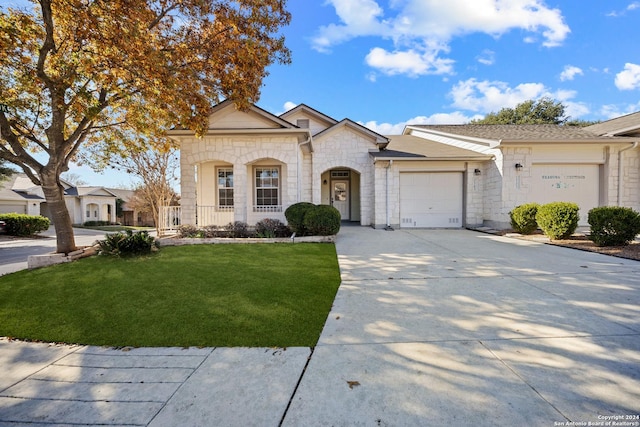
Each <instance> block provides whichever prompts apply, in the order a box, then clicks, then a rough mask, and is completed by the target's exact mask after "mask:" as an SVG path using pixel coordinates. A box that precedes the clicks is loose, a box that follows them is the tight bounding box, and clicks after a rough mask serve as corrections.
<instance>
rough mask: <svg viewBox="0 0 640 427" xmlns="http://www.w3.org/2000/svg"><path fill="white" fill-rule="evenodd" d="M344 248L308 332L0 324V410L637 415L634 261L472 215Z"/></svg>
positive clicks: (574, 418) (244, 418)
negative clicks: (80, 333) (42, 339)
mask: <svg viewBox="0 0 640 427" xmlns="http://www.w3.org/2000/svg"><path fill="white" fill-rule="evenodd" d="M337 251H338V256H339V261H340V268H341V275H342V280H343V282H342V284H341V286H340V289H339V291H338V294H337V296H336V300H335V303H334V307H333V309H332V311H331V313H330V315H329V317H328V319H327V322H326V324H325V327H324V330H323V332H322V335H321V337H320V341H319V343H318V345H317V346H316V347H315V348H313V349H309V348H288V349H260V348H258V349H243V348H215V349H213V348H207V349H105V348H98V347H87V346H55V345H46V344H29V343H14V342H9V341H7V340H0V424H2V423H3V422H5V423H9V422H11V423H14V422H15V423H18V425H19V423H25V424H26V423H49V424H55V425H58V424H60V425H67V424H81V425H95V424H103V425H123V424H127V425H149V426H173V425H185V426H209V425H212V426H215V425H224V426H236V425H256V426H265V425H271V426H279V425H284V426H309V425H323V426H325V425H333V426H352V425H362V426H380V425H389V426H416V425H421V426H422V425H463V426H464V425H469V426H472V425H473V426H483V425H486V426H494V425H534V426H538V425H539V426H554V425H572V424H570V422H572V423H583V422H584V423H585V424H584V425H587V423H588V422H591V423H596V422H602V423H603V424H602V425H607V424H606V423H607V422H609V421H615V422H626V423H629V424H617V425H636V426H637V425H640V420H639V419H638V418H637V417H638V414H639V413H640V403H639V402H640V279H638V274H639V273H640V262H636V261H629V260H623V259H619V258H612V257H608V256H604V255H599V254H593V253H588V252H581V251H576V250H572V249H565V248H558V247H553V246H549V245H544V244H542V243H535V242H527V241H520V240H515V239H508V238H502V237H496V236H492V235H488V234H482V233H477V232H472V231H465V230H416V231H382V230H372V229H369V228H362V227H344V228H343V229H342V230H341V232H340V234H339V237H338V239H337ZM611 417H621V418H611ZM11 425H13V424H11ZM574 425H578V424H574ZM592 425H596V424H592ZM609 425H614V424H609Z"/></svg>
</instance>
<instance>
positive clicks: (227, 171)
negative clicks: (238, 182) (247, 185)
mask: <svg viewBox="0 0 640 427" xmlns="http://www.w3.org/2000/svg"><path fill="white" fill-rule="evenodd" d="M218 206H233V169H231V168H219V169H218Z"/></svg>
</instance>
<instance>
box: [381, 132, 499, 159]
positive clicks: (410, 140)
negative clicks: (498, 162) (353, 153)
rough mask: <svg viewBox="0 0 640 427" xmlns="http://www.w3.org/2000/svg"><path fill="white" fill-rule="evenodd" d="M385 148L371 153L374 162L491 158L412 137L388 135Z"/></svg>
mask: <svg viewBox="0 0 640 427" xmlns="http://www.w3.org/2000/svg"><path fill="white" fill-rule="evenodd" d="M387 138H389V140H390V142H389V145H388V146H387V148H385V149H384V150H380V151H378V152H371V153H370V154H371V156H372V157H373V158H374V159H376V160H391V159H393V160H469V161H473V160H480V161H481V160H489V159H491V158H492V157H493V156H491V155H487V154H482V153H478V152H476V151H472V150H467V149H464V148H460V147H455V146H452V145H447V144H442V143H439V142H436V141H430V140H428V139H424V138H420V137H417V136H413V135H390V136H387Z"/></svg>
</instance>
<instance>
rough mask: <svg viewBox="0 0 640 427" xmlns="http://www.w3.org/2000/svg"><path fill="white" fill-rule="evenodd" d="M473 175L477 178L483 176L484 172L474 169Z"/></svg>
mask: <svg viewBox="0 0 640 427" xmlns="http://www.w3.org/2000/svg"><path fill="white" fill-rule="evenodd" d="M473 174H474V175H475V176H478V175H482V171H481V170H480V169H474V170H473Z"/></svg>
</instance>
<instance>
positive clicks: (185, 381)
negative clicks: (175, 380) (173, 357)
mask: <svg viewBox="0 0 640 427" xmlns="http://www.w3.org/2000/svg"><path fill="white" fill-rule="evenodd" d="M216 349H217V347H213V348H212V349H211V351H210V352H209V354H207V356H206V357H204V358H203V359H202V361H201V362H200V363H199V364H198V366H196V367H195V368H193V371H192V372H191V373H190V374H189V376H187V378H185V379H184V381H182V383H181V384H180V385H179V386H178V387H176V389H175V390H174V392H173V393H171V396H169V397H168V398H167V399H166V400H165V401H164V403H162V405H160V409H158V411H157V412H156V413H155V414H154V415H153V416H152V417H151V419H150V420H149V422H147V424H146V425H147V426H148V425H150V424H151V423H152V422H153V420H155V419H156V417H157V416H158V415H159V414H160V412H162V410H163V409H164V408H166V407H167V404H168V403H169V402H170V401H171V399H173V397H174V396H175V395H176V394H177V393H178V391H180V389H181V388H182V387H184V385H185V384H186V383H187V381H189V379H190V378H191V377H192V376H193V374H195V373H196V372H197V371H198V369H200V368H201V367H202V365H203V364H204V362H206V361H207V359H209V357H211V355H212V354H213V353H214V352H215V351H216Z"/></svg>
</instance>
